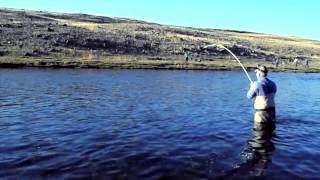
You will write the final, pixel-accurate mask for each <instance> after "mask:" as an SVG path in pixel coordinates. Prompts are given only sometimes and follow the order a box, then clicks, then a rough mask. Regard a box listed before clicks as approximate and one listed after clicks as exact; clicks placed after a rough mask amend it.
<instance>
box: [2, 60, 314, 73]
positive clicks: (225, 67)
mask: <svg viewBox="0 0 320 180" xmlns="http://www.w3.org/2000/svg"><path fill="white" fill-rule="evenodd" d="M159 59H160V60H154V58H150V57H149V58H148V57H138V56H113V57H108V58H104V59H100V60H92V59H81V58H77V57H69V58H57V59H54V58H52V57H37V58H29V57H27V58H26V57H0V68H29V67H36V68H70V69H72V68H74V69H151V70H217V71H238V70H242V69H241V66H240V65H239V64H238V63H237V62H235V61H234V60H230V59H215V60H210V61H208V60H203V61H197V60H190V61H188V62H185V61H184V60H183V59H174V58H159ZM241 62H242V63H243V64H244V66H245V67H246V69H247V70H248V71H253V70H254V69H255V67H256V66H257V64H261V65H265V66H267V67H268V68H269V70H270V71H272V72H295V73H320V69H318V68H314V67H312V66H311V67H309V68H305V67H303V66H302V65H300V66H298V67H297V68H296V67H295V66H294V65H292V64H285V65H279V66H278V67H275V65H274V64H272V63H270V62H268V61H261V60H252V59H251V60H250V59H249V60H241Z"/></svg>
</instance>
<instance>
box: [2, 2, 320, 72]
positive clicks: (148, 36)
mask: <svg viewBox="0 0 320 180" xmlns="http://www.w3.org/2000/svg"><path fill="white" fill-rule="evenodd" d="M0 17H1V18H0V27H1V29H0V67H52V68H107V69H190V70H240V69H241V67H240V66H239V64H238V63H236V62H234V61H233V58H232V56H231V55H230V53H229V52H227V51H226V50H225V49H222V48H219V47H218V46H208V45H213V44H214V45H223V46H225V47H226V48H228V49H230V50H231V51H232V52H233V53H234V54H235V55H237V56H238V57H239V58H240V59H241V61H243V63H244V65H245V67H247V68H248V69H249V70H250V69H253V68H255V66H256V65H257V64H265V65H266V66H267V67H269V68H270V70H272V71H285V72H287V71H290V72H320V53H319V52H320V51H319V49H320V42H319V41H314V40H308V39H303V38H299V37H288V36H279V35H271V34H263V33H255V32H244V31H234V30H221V29H201V28H191V27H178V26H171V25H162V24H156V23H152V22H145V21H140V20H134V19H127V18H112V17H101V16H93V15H86V14H66V13H54V12H42V11H28V10H17V9H6V8H0ZM186 52H187V53H188V54H189V55H190V58H191V61H189V62H188V63H185V61H184V54H185V53H186ZM294 61H297V62H299V64H298V66H297V67H295V65H294V64H293V63H292V62H294ZM275 62H278V63H279V67H275V65H274V63H275ZM306 63H309V68H305V67H304V64H306Z"/></svg>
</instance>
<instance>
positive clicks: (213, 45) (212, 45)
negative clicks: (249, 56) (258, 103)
mask: <svg viewBox="0 0 320 180" xmlns="http://www.w3.org/2000/svg"><path fill="white" fill-rule="evenodd" d="M208 47H222V48H223V49H225V50H227V51H228V52H229V53H230V54H231V55H232V56H233V57H234V58H235V59H236V60H237V61H238V63H239V64H240V66H241V67H242V69H243V71H244V72H245V73H246V75H247V77H248V79H249V81H250V82H251V83H252V82H253V81H252V80H251V78H250V76H249V74H248V72H247V70H246V68H245V67H244V66H243V64H242V63H241V62H240V60H239V59H238V58H237V56H236V55H234V54H233V52H231V51H230V50H229V49H228V48H226V47H224V46H222V45H221V44H218V45H215V44H211V45H207V46H204V48H208Z"/></svg>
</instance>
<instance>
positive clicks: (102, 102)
mask: <svg viewBox="0 0 320 180" xmlns="http://www.w3.org/2000/svg"><path fill="white" fill-rule="evenodd" d="M251 75H252V77H254V76H253V74H251ZM270 78H271V79H272V80H274V81H275V82H276V83H277V85H278V93H277V96H276V104H277V129H276V131H275V133H274V135H273V136H272V138H271V139H267V140H265V141H264V142H263V143H258V146H257V147H256V146H254V147H253V146H252V145H249V144H248V142H252V141H253V140H254V134H253V131H252V119H253V114H254V110H253V108H252V102H251V101H250V100H248V99H246V92H247V89H248V86H249V82H248V80H247V79H246V77H245V74H244V73H243V72H242V71H233V72H230V71H153V70H96V69H37V68H30V69H0V134H1V136H0V155H1V156H0V178H1V179H3V178H8V179H10V178H19V177H20V178H21V177H25V178H36V179H37V178H38V179H39V178H65V179H72V178H94V179H99V178H101V179H103V178H110V179H127V178H128V179H160V178H168V179H170V178H171V179H177V178H180V179H181V178H185V179H201V178H202V179H208V178H232V177H254V176H262V177H266V178H268V179H269V178H270V179H275V178H276V179H298V178H307V179H316V178H320V166H319V164H318V163H319V161H320V153H319V152H320V143H319V142H320V137H319V134H320V83H319V82H320V74H295V73H272V72H271V73H270ZM257 152H258V153H257Z"/></svg>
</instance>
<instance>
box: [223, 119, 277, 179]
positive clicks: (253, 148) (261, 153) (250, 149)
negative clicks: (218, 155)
mask: <svg viewBox="0 0 320 180" xmlns="http://www.w3.org/2000/svg"><path fill="white" fill-rule="evenodd" d="M274 130H275V124H274V123H263V124H256V123H254V127H253V138H252V139H250V140H249V141H248V144H247V146H246V148H245V149H244V150H243V152H242V153H241V154H242V155H243V156H244V157H245V162H244V163H241V164H237V165H236V167H235V168H234V169H232V170H230V171H227V172H226V173H225V174H224V175H223V176H222V177H221V178H222V179H225V178H226V179H229V178H231V179H232V178H239V177H242V178H251V177H264V176H265V170H266V169H267V168H268V164H270V163H271V162H272V153H273V152H274V151H275V149H276V147H275V145H274V143H273V142H272V138H273V137H276V134H275V132H274Z"/></svg>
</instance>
